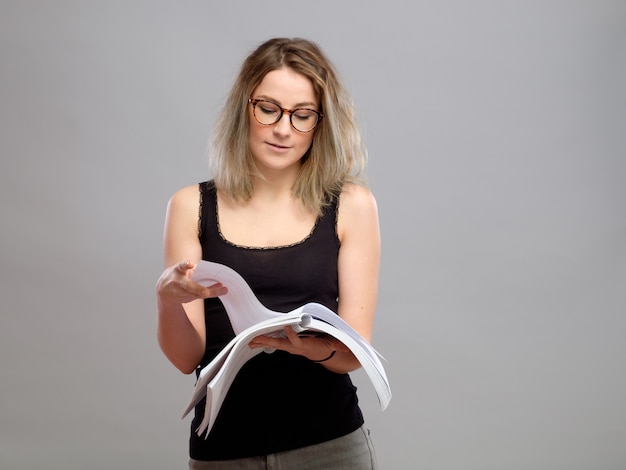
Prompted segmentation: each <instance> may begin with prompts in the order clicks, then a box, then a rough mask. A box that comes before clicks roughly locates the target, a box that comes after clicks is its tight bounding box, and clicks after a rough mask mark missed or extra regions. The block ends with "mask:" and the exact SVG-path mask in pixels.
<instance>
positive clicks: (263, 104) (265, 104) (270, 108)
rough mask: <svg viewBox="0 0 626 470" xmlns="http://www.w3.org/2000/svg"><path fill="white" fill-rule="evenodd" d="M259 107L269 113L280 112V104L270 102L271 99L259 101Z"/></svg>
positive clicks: (263, 111)
mask: <svg viewBox="0 0 626 470" xmlns="http://www.w3.org/2000/svg"><path fill="white" fill-rule="evenodd" d="M257 108H258V109H259V111H261V112H262V113H264V114H267V115H273V114H278V113H279V112H280V109H279V108H278V106H276V105H275V104H273V103H270V102H269V101H259V102H258V103H257Z"/></svg>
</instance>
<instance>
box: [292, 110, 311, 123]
mask: <svg viewBox="0 0 626 470" xmlns="http://www.w3.org/2000/svg"><path fill="white" fill-rule="evenodd" d="M293 117H294V118H295V119H297V120H298V121H302V122H306V121H310V120H313V119H315V117H316V114H315V112H314V111H311V110H310V109H304V108H303V109H296V110H294V112H293Z"/></svg>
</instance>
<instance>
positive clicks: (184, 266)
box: [176, 260, 193, 274]
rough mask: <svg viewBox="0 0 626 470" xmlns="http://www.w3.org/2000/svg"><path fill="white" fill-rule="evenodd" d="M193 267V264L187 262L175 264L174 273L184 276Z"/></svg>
mask: <svg viewBox="0 0 626 470" xmlns="http://www.w3.org/2000/svg"><path fill="white" fill-rule="evenodd" d="M192 267H193V264H192V263H191V261H189V260H185V261H181V262H179V263H177V264H176V271H178V272H179V273H181V274H185V273H186V272H187V271H188V270H190V269H191V268H192Z"/></svg>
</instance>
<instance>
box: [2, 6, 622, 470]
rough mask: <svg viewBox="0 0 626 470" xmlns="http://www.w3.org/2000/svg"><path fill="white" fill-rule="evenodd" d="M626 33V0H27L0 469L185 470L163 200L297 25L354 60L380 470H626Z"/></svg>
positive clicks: (10, 197)
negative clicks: (367, 217) (258, 66)
mask: <svg viewBox="0 0 626 470" xmlns="http://www.w3.org/2000/svg"><path fill="white" fill-rule="evenodd" d="M625 34H626V3H625V2H621V1H599V0H590V1H527V2H522V1H474V2H469V1H468V2H466V1H457V2H455V1H441V2H420V1H416V2H400V1H385V2H376V3H374V2H372V3H368V2H361V1H350V2H347V1H344V2H340V1H332V2H331V1H316V2H294V1H284V2H279V1H268V0H266V1H263V2H252V1H250V2H235V1H233V2H219V3H218V2H209V1H205V2H202V1H181V2H174V1H170V2H165V1H150V2H148V1H145V2H138V1H107V2H104V1H101V2H87V1H85V2H79V1H75V2H71V1H56V2H46V1H40V2H33V1H8V2H7V1H3V2H2V3H1V7H0V54H1V60H0V67H1V73H0V79H1V81H2V82H1V89H0V93H1V96H0V100H1V101H0V153H1V166H0V220H1V221H2V232H1V233H2V243H1V244H0V263H1V268H0V269H1V273H2V282H1V283H0V311H1V317H0V370H1V382H0V400H1V405H0V467H1V468H3V469H29V470H30V469H35V468H50V469H57V468H58V469H65V470H68V469H108V468H122V469H132V468H154V469H171V468H185V465H186V445H187V443H186V440H187V428H188V426H189V420H188V419H187V420H184V421H181V420H180V413H181V412H182V410H183V408H184V406H185V405H186V403H187V400H188V399H189V398H190V396H191V391H192V387H193V378H191V377H187V376H183V375H182V374H180V373H178V372H177V371H176V370H175V369H174V368H173V366H171V365H170V364H169V363H168V362H167V361H166V359H165V358H164V356H163V355H162V354H161V352H160V351H159V349H158V347H157V343H156V340H155V300H154V285H155V281H156V279H157V277H158V275H159V274H160V272H161V234H162V226H163V218H164V212H165V205H166V202H167V199H168V198H169V196H170V195H171V194H172V193H173V192H174V191H175V190H176V189H178V188H179V187H181V186H184V185H187V184H192V183H195V182H198V181H201V180H203V179H205V178H206V177H207V170H206V168H207V156H206V143H207V139H208V135H209V132H210V129H211V128H212V126H213V123H214V120H215V116H216V113H217V111H218V109H219V108H220V106H221V104H222V102H223V100H224V97H225V95H226V93H227V91H228V89H229V86H230V84H231V82H232V80H233V78H234V76H235V73H236V71H237V68H238V66H239V64H240V62H241V60H242V59H243V58H244V56H245V55H246V54H247V53H248V52H249V51H250V50H251V49H253V48H254V47H255V46H256V45H257V44H258V43H259V42H261V41H262V40H264V39H267V38H269V37H271V36H282V35H286V36H304V37H308V38H311V39H314V40H316V41H317V42H319V43H320V44H321V45H322V47H323V48H324V49H325V50H326V52H327V53H328V55H329V56H330V57H331V59H332V60H333V61H334V62H335V64H336V65H337V67H338V69H339V71H340V73H341V75H342V76H343V78H344V80H345V82H346V85H347V86H348V88H349V89H350V90H351V92H352V94H353V97H354V99H355V102H356V103H357V106H358V109H359V113H360V118H361V121H362V123H363V126H364V137H365V140H366V142H367V144H368V147H369V151H370V166H369V176H370V181H371V186H372V189H373V191H374V192H375V194H376V196H377V199H378V201H379V208H380V218H381V224H382V234H383V243H384V247H383V249H384V253H383V265H382V280H381V290H380V301H379V309H378V316H377V323H376V328H375V346H376V347H377V348H378V349H379V350H380V351H381V352H382V353H383V354H384V355H385V356H386V358H387V360H388V364H387V371H388V374H389V377H390V379H391V382H392V386H393V391H394V398H393V400H392V403H391V405H390V407H389V408H388V410H387V411H385V412H384V413H381V412H380V411H379V410H378V408H377V402H376V398H375V396H374V394H373V391H372V389H371V387H370V385H369V383H368V382H367V380H366V379H365V378H364V377H363V376H362V375H360V373H357V374H355V381H356V382H357V384H358V385H359V388H360V395H361V401H362V404H363V409H364V412H365V414H366V419H367V421H368V423H369V426H370V427H371V429H372V432H373V436H374V439H375V442H376V447H377V451H378V454H379V459H380V462H381V466H382V468H385V469H468V470H471V469H476V470H488V469H541V470H548V469H568V470H572V469H584V470H588V469H590V468H593V469H596V470H597V469H624V468H626V446H625V445H624V442H626V429H625V426H626V405H625V403H624V397H625V396H626V377H625V374H624V357H626V342H625V341H624V339H623V334H624V332H625V331H626V329H625V327H626V320H625V315H624V314H625V310H626V308H625V307H626V294H625V292H626V289H625V281H626V210H625V202H626V185H625V184H624V177H625V176H626V171H625V170H626V163H625V160H624V156H625V155H626V141H625V137H624V136H625V135H626V132H624V130H625V128H626V126H625V124H626V122H625V109H626V101H625V93H624V84H625V83H626V74H625V46H626V40H625V39H626V36H625ZM302 408H303V410H306V403H303V404H302ZM296 411H297V410H277V413H293V412H296ZM258 427H259V432H263V425H262V423H259V425H258Z"/></svg>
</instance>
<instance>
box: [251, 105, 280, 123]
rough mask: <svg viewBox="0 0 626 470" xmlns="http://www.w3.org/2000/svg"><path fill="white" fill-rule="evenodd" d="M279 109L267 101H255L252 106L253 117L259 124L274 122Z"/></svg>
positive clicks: (276, 119)
mask: <svg viewBox="0 0 626 470" xmlns="http://www.w3.org/2000/svg"><path fill="white" fill-rule="evenodd" d="M280 115H281V109H280V108H279V107H278V106H277V105H275V104H274V103H271V102H269V101H257V103H256V106H255V107H254V117H256V119H257V121H259V123H261V124H274V123H275V122H278V120H279V119H280Z"/></svg>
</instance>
